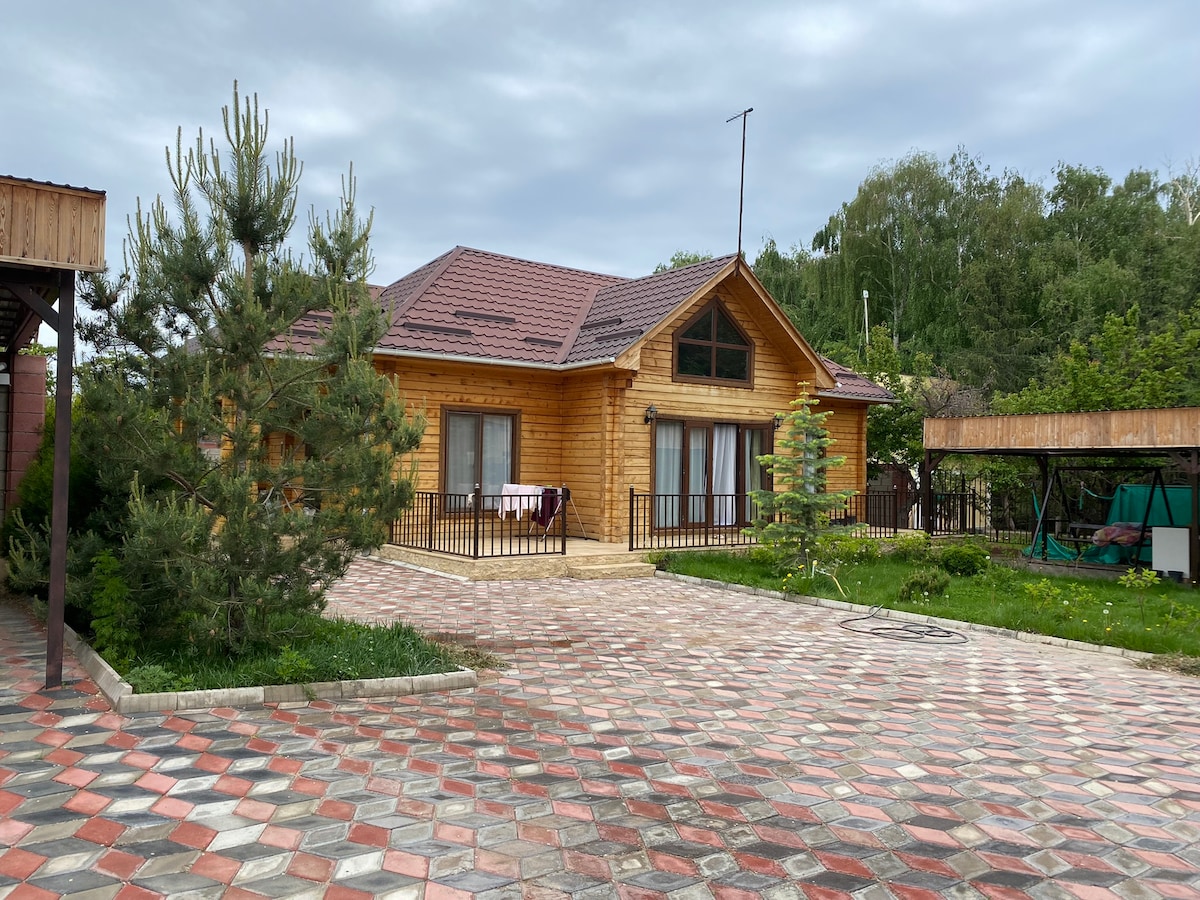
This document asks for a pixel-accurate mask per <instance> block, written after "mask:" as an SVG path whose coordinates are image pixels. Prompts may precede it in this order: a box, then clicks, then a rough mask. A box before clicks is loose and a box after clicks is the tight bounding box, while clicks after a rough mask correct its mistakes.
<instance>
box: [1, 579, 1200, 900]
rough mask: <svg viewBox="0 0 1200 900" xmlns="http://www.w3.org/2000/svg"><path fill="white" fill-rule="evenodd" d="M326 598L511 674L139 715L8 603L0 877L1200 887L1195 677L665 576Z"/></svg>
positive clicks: (1170, 891)
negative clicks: (871, 620)
mask: <svg viewBox="0 0 1200 900" xmlns="http://www.w3.org/2000/svg"><path fill="white" fill-rule="evenodd" d="M329 610H330V613H331V614H336V615H342V616H346V617H350V618H357V619H362V620H370V621H391V620H394V619H397V618H399V619H402V620H404V621H407V622H410V623H412V624H413V625H415V626H417V627H418V628H420V629H422V630H424V631H426V632H428V633H433V634H437V635H440V636H445V637H449V638H453V639H457V640H460V641H463V642H467V643H474V644H477V645H479V646H480V647H482V648H484V649H488V650H491V651H492V652H495V653H497V654H499V655H500V656H501V657H502V658H503V659H504V660H505V661H506V664H507V668H506V669H505V670H504V671H503V672H500V673H491V674H489V673H484V675H483V677H482V678H481V685H480V687H479V688H478V689H475V690H469V691H457V692H454V693H448V694H447V693H442V694H425V695H418V696H413V697H402V698H398V699H395V700H382V699H378V698H376V699H373V700H370V701H365V702H361V701H360V702H355V701H347V702H340V703H334V702H329V701H320V702H314V703H295V704H284V705H281V706H278V707H270V706H269V707H248V708H245V709H228V708H221V709H214V710H204V711H197V712H180V713H175V714H168V713H154V714H145V715H135V716H120V715H117V714H115V713H113V712H112V711H111V710H109V709H108V708H107V706H106V705H105V704H104V703H103V701H101V700H97V698H96V697H95V688H94V685H93V684H92V683H91V682H90V681H88V680H87V679H86V676H85V674H84V673H83V672H82V671H81V670H80V669H79V667H78V665H77V663H76V662H75V661H74V659H73V658H71V657H70V656H68V658H67V672H66V683H65V686H64V688H63V689H62V690H59V691H38V690H37V686H38V685H39V684H40V682H39V681H38V677H39V674H40V672H41V670H42V662H41V654H42V652H43V641H44V638H43V637H42V635H41V633H40V632H39V630H38V628H37V626H36V625H33V624H32V623H31V621H30V620H29V618H28V617H27V616H26V615H25V613H24V612H23V611H22V610H20V609H19V608H17V607H14V606H12V605H9V606H0V660H3V661H5V666H4V667H0V784H2V785H3V788H2V789H0V897H5V896H6V897H9V898H20V897H22V896H28V897H59V896H63V895H65V894H66V893H67V892H68V891H67V889H66V888H67V886H68V885H69V884H70V883H71V882H70V878H86V879H90V880H89V881H88V882H87V890H90V891H93V892H94V896H97V897H100V896H104V897H112V896H116V897H119V898H122V900H125V898H128V900H142V898H147V900H148V898H154V897H163V896H167V897H169V896H172V895H174V894H179V895H184V894H187V895H189V896H213V897H216V896H224V897H234V898H237V897H246V898H249V897H259V898H261V897H264V896H272V897H286V896H307V895H308V893H310V892H312V891H314V890H315V891H317V892H318V893H319V894H324V895H325V896H327V897H345V898H357V897H370V896H376V895H390V894H394V895H395V896H397V897H406V898H414V900H417V898H424V900H433V898H454V900H459V898H481V900H517V898H532V900H593V898H611V897H629V898H654V900H658V898H668V900H705V898H719V900H748V898H751V897H766V898H772V900H785V898H786V900H798V898H821V900H831V898H862V900H883V898H888V897H894V898H902V900H932V898H934V897H954V898H967V897H986V898H998V900H1021V898H1034V900H1071V898H1081V900H1090V898H1102V897H1117V898H1121V900H1155V898H1164V897H1168V898H1180V900H1200V891H1198V890H1197V889H1196V887H1195V885H1196V884H1197V883H1200V716H1198V715H1197V714H1196V710H1197V709H1200V681H1197V680H1196V679H1187V678H1182V677H1178V676H1174V675H1171V674H1168V673H1163V672H1152V671H1144V670H1140V669H1137V668H1136V667H1134V666H1133V665H1132V664H1131V663H1129V662H1128V661H1125V660H1122V659H1119V658H1117V657H1114V656H1111V655H1105V654H1098V653H1081V652H1077V651H1066V650H1062V649H1054V648H1049V647H1046V646H1041V645H1033V644H1025V643H1019V642H1016V641H1012V640H1009V639H1006V638H1002V637H999V636H994V635H990V634H984V633H981V632H975V631H971V632H969V640H968V642H967V643H966V644H958V645H935V644H903V645H899V644H896V643H894V642H888V641H881V640H878V639H874V638H871V637H869V636H865V635H861V634H854V633H852V632H848V631H846V630H844V629H841V628H839V627H838V622H839V620H840V619H841V618H844V617H845V616H844V614H839V613H836V612H833V611H829V610H824V609H819V608H815V607H808V606H801V605H794V604H787V603H782V602H779V601H776V600H771V599H768V598H762V597H755V596H753V595H750V594H744V593H738V592H730V591H725V590H720V589H717V588H714V587H709V586H704V585H696V584H684V583H680V582H676V581H671V580H665V579H635V580H628V581H609V582H604V581H571V580H561V579H560V580H548V581H539V582H476V583H471V582H466V581H463V580H460V579H456V578H451V577H442V576H438V575H434V574H430V573H426V572H422V571H418V570H414V569H410V568H406V567H402V566H398V565H394V564H390V563H385V562H381V561H377V560H359V561H356V562H355V564H354V565H353V567H352V568H351V571H350V573H349V575H348V576H347V577H346V579H344V580H343V581H342V582H341V583H339V584H338V585H337V586H336V587H335V589H334V590H333V592H332V594H331V597H330V604H329ZM181 820H182V821H181ZM64 840H65V841H67V842H68V843H66V844H61V843H59V844H55V843H54V842H56V841H64ZM72 841H73V842H74V843H70V842H72ZM89 847H91V848H93V849H92V850H89V849H88V848H89ZM47 859H49V860H50V861H51V862H52V863H53V871H51V873H50V874H46V873H47V871H49V870H50V868H51V866H50V865H49V864H46V863H44V861H45V860H47ZM142 860H146V862H145V863H143V862H142ZM34 863H37V865H34ZM73 865H78V867H79V868H78V870H73V869H72V868H71V866H73Z"/></svg>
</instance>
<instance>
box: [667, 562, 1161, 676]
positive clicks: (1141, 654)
mask: <svg viewBox="0 0 1200 900" xmlns="http://www.w3.org/2000/svg"><path fill="white" fill-rule="evenodd" d="M654 577H655V578H666V579H669V580H671V581H681V582H683V583H685V584H699V585H703V586H705V587H717V588H722V589H724V590H727V591H736V592H738V593H740V594H756V595H758V596H760V597H769V598H771V599H772V600H782V601H783V602H785V603H801V604H804V605H806V606H821V607H825V608H826V609H836V610H841V611H842V612H853V613H860V614H862V615H868V614H870V613H871V612H872V610H875V616H876V617H877V618H880V619H894V620H895V621H897V622H915V623H918V624H924V625H937V626H938V627H940V628H955V629H958V630H960V631H979V632H982V633H984V634H994V635H998V636H1000V637H1008V638H1014V639H1016V640H1018V641H1024V642H1025V643H1027V644H1045V645H1047V646H1050V647H1063V648H1065V649H1068V650H1085V651H1087V652H1089V653H1103V654H1105V655H1107V656H1120V657H1123V658H1125V659H1131V660H1143V659H1153V658H1154V657H1155V656H1156V655H1157V654H1154V653H1146V652H1145V651H1142V650H1129V649H1126V648H1125V647H1109V646H1107V645H1106V644H1089V643H1087V642H1086V641H1074V640H1070V639H1069V638H1060V637H1055V636H1054V635H1050V634H1038V633H1037V632H1033V631H1017V630H1015V629H1012V628H1000V627H999V626H996V625H982V624H978V623H976V622H961V621H959V620H958V619H943V618H941V617H940V616H923V615H920V614H919V613H912V612H907V611H905V610H901V609H888V608H887V607H885V606H882V607H879V608H878V610H876V608H875V607H873V606H864V605H863V604H861V603H850V602H848V601H846V600H830V599H828V598H826V597H807V596H804V595H801V594H785V593H784V592H783V591H772V590H769V589H767V588H759V587H751V586H750V585H746V584H735V583H733V582H729V581H714V580H712V579H709V578H698V577H696V576H695V575H681V574H679V573H677V572H664V571H662V570H661V569H658V570H656V571H655V573H654Z"/></svg>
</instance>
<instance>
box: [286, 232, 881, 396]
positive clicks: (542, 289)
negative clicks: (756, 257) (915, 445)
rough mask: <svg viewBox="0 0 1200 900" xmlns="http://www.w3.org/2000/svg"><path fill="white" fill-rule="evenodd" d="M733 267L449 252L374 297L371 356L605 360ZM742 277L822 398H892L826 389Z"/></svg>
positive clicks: (311, 331) (313, 330)
mask: <svg viewBox="0 0 1200 900" xmlns="http://www.w3.org/2000/svg"><path fill="white" fill-rule="evenodd" d="M735 260H736V256H735V255H729V256H721V257H717V258H716V259H710V260H705V261H704V262H699V263H695V264H694V265H690V266H685V267H683V268H679V269H668V270H666V271H664V272H658V273H655V274H653V275H647V276H646V277H644V278H622V277H620V276H617V275H602V274H599V273H596V272H585V271H581V270H579V269H572V268H567V267H564V266H554V265H549V264H547V263H539V262H531V261H529V260H523V259H516V258H514V257H511V256H504V255H501V254H499V253H488V252H485V251H483V250H474V249H472V248H470V247H455V248H454V249H453V250H451V251H450V252H448V253H445V254H443V255H442V256H439V257H438V258H437V259H435V260H433V261H431V262H429V263H426V264H425V265H423V266H421V267H420V268H419V269H417V270H416V271H414V272H411V273H409V274H408V275H405V276H404V277H403V278H401V279H400V280H399V281H396V282H394V283H393V284H391V285H389V286H388V287H386V288H384V289H383V290H382V293H380V294H379V295H378V301H379V303H380V305H381V307H382V309H383V311H384V313H385V314H386V315H388V316H389V320H390V322H391V326H390V327H389V329H388V331H387V334H386V335H385V336H384V337H383V339H382V340H381V341H380V342H379V344H378V346H377V347H376V350H375V352H376V353H377V354H380V355H385V356H388V355H393V356H418V357H420V356H436V357H441V358H454V359H458V360H462V361H474V362H481V363H492V364H497V363H499V364H507V365H515V366H527V367H535V368H538V367H552V368H575V367H582V366H588V365H593V364H598V363H606V362H611V361H613V360H614V359H616V358H617V357H618V356H620V355H621V354H622V353H624V352H625V351H628V350H630V348H632V347H634V345H636V344H637V343H638V342H639V341H641V340H642V339H643V338H644V337H645V336H646V335H648V334H650V333H651V332H652V331H654V330H656V329H657V328H659V327H662V326H663V324H664V323H665V322H666V321H667V320H668V318H669V317H670V315H671V313H672V312H674V311H675V310H676V309H678V308H679V307H681V306H682V305H683V304H686V303H687V302H688V301H689V300H691V299H692V298H693V297H694V296H695V295H696V294H697V292H699V291H701V290H702V289H703V288H704V287H705V285H707V284H709V283H711V282H713V281H714V279H719V278H722V277H724V274H723V273H725V274H727V273H729V272H731V271H734V270H735V268H736V267H735V266H734V262H735ZM745 277H746V278H747V279H748V282H749V283H750V284H751V287H752V288H753V289H754V291H755V292H756V293H757V294H759V295H761V296H762V298H763V300H764V301H765V302H766V303H767V305H768V306H769V307H770V315H771V316H772V317H774V318H776V319H777V320H778V324H779V326H780V327H781V328H783V329H784V331H786V333H787V334H788V336H789V339H790V340H791V341H793V342H794V343H795V344H796V346H797V348H798V349H799V350H800V352H802V353H803V354H804V355H805V356H807V357H808V358H809V359H810V360H811V361H812V363H813V365H815V366H817V367H818V379H819V380H820V381H822V382H824V383H825V384H826V385H829V386H827V387H825V388H823V389H819V391H818V393H819V395H820V396H828V397H845V398H848V399H858V400H867V401H874V402H888V401H889V400H891V399H894V398H892V396H891V394H889V393H888V392H887V391H884V390H883V389H882V388H880V387H878V386H877V385H874V384H871V382H869V381H866V379H863V378H861V376H858V375H855V374H854V373H853V372H850V370H849V369H844V367H839V369H840V370H841V371H843V372H845V373H847V375H846V377H845V378H842V379H840V381H841V382H842V385H848V387H846V388H844V389H843V388H842V386H840V385H839V386H838V387H832V385H833V384H834V383H835V381H837V380H839V379H838V378H837V375H836V374H834V369H833V368H831V364H830V361H829V360H825V359H824V358H822V357H819V356H817V354H816V353H814V352H813V351H812V348H811V347H809V346H808V344H807V342H806V341H805V340H804V337H803V336H802V335H801V334H800V333H799V332H798V331H797V330H796V329H795V327H794V326H793V325H792V324H791V323H790V322H788V321H787V319H786V317H785V316H784V315H783V314H782V312H781V311H779V310H778V309H777V308H776V307H775V306H774V304H773V303H772V302H771V301H770V297H769V295H768V294H767V293H766V291H765V289H763V288H762V286H761V285H760V284H759V283H758V281H757V279H755V278H754V277H753V274H752V273H750V272H749V270H748V269H746V272H745ZM374 290H375V289H373V293H374ZM322 315H323V314H321V313H315V314H313V315H311V316H306V317H305V318H304V319H301V320H300V321H298V322H297V323H296V325H295V326H294V327H293V328H292V331H291V333H290V334H289V335H288V336H287V338H286V339H281V340H280V341H279V342H277V343H276V344H275V345H273V346H271V347H270V348H269V349H272V350H283V349H285V348H286V349H289V350H290V351H291V352H298V353H305V352H309V351H310V350H311V347H312V340H314V339H315V338H316V334H317V329H318V328H319V325H320V320H321V318H322ZM833 365H836V364H833ZM822 366H823V367H824V370H823V371H822V370H821V368H820V367H822ZM855 379H857V381H856V380H855ZM872 388H873V389H874V391H871V389H872Z"/></svg>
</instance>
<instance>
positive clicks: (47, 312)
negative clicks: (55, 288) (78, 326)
mask: <svg viewBox="0 0 1200 900" xmlns="http://www.w3.org/2000/svg"><path fill="white" fill-rule="evenodd" d="M4 286H5V287H6V288H8V290H10V291H11V292H12V294H13V296H14V297H16V298H17V299H18V300H20V301H21V302H22V303H24V304H25V305H26V306H27V307H29V309H30V311H31V312H33V314H34V315H36V316H38V317H39V318H40V319H41V320H42V321H43V322H45V323H46V324H47V325H49V326H50V327H51V328H53V329H54V330H55V331H58V313H57V312H55V310H54V307H53V306H51V305H50V304H49V303H47V302H46V301H45V300H44V299H43V298H42V296H41V294H39V293H37V291H34V290H31V289H30V288H28V287H26V286H25V285H23V284H16V283H15V282H11V281H10V282H6V283H5V284H4Z"/></svg>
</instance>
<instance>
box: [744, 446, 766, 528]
mask: <svg viewBox="0 0 1200 900" xmlns="http://www.w3.org/2000/svg"><path fill="white" fill-rule="evenodd" d="M744 439H745V444H746V462H745V471H746V521H747V522H752V521H754V516H755V511H756V506H755V503H754V498H753V497H752V496H750V494H751V492H752V491H760V490H762V489H763V488H764V487H766V479H765V478H764V477H763V476H764V474H765V473H764V472H763V466H762V463H760V462H759V461H758V458H759V457H760V456H762V455H763V432H762V431H761V430H760V429H757V428H754V429H751V430H748V431H746V432H745V434H744Z"/></svg>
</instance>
